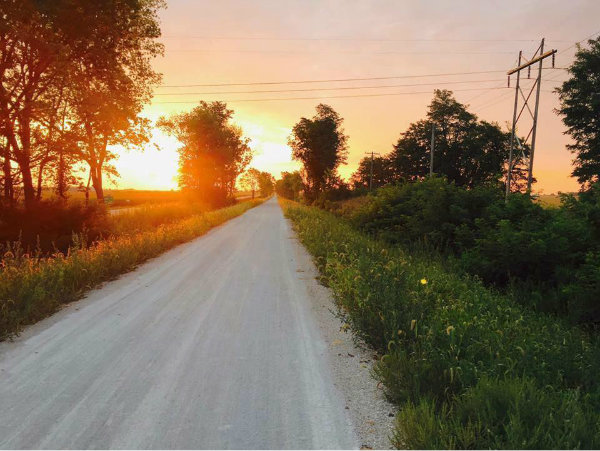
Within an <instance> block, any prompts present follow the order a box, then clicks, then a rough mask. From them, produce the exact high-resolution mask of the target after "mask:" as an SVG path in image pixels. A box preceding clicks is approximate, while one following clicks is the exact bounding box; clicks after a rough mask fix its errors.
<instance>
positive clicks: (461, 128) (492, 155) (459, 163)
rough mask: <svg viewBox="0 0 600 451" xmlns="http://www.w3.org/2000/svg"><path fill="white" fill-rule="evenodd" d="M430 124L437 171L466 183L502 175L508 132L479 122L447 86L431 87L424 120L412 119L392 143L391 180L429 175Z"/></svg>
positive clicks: (463, 183)
mask: <svg viewBox="0 0 600 451" xmlns="http://www.w3.org/2000/svg"><path fill="white" fill-rule="evenodd" d="M433 126H435V151H434V165H433V171H434V172H435V173H436V174H440V175H443V176H445V177H446V178H447V179H448V180H449V181H451V182H454V183H456V184H457V185H459V186H466V187H473V186H476V185H481V184H485V183H497V182H498V181H499V180H501V179H503V177H504V172H505V166H506V164H507V160H508V154H509V150H510V149H509V145H510V134H509V133H506V132H503V131H502V130H501V129H500V127H499V126H498V125H497V124H494V123H489V122H486V121H478V120H477V116H475V115H474V114H472V113H470V112H469V111H467V108H466V106H465V105H463V104H461V103H459V102H457V101H456V100H455V99H454V97H453V96H452V93H451V92H450V91H447V90H436V91H435V95H434V98H433V100H432V102H431V104H430V106H429V111H428V113H427V119H424V120H420V121H418V122H415V123H413V124H411V125H410V126H409V127H408V129H407V130H406V132H404V133H403V134H402V136H401V137H400V139H399V140H398V142H397V143H396V145H395V146H394V150H393V152H392V154H391V155H390V160H391V163H392V169H393V171H394V177H395V178H396V179H398V180H401V179H403V180H419V179H423V178H425V177H426V176H427V175H428V174H429V167H430V155H431V154H430V152H431V130H432V127H433ZM517 163H518V162H517Z"/></svg>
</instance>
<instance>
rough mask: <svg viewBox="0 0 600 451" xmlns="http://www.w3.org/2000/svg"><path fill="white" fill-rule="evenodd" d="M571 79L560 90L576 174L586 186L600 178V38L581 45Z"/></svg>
mask: <svg viewBox="0 0 600 451" xmlns="http://www.w3.org/2000/svg"><path fill="white" fill-rule="evenodd" d="M568 71H569V74H570V75H571V78H569V79H568V80H567V81H565V82H564V83H563V84H562V86H561V87H560V88H558V89H557V92H558V94H559V99H560V108H559V109H558V110H557V111H558V113H559V114H561V115H562V116H563V122H564V124H565V125H566V126H567V131H566V133H567V134H568V135H570V136H571V137H572V138H573V140H574V141H575V142H574V144H569V145H568V146H567V148H568V149H569V150H571V152H573V153H574V154H575V160H574V162H573V165H574V167H575V169H574V170H573V173H572V174H573V176H574V177H577V181H578V182H579V183H581V184H582V185H584V186H589V184H591V183H594V182H597V181H598V180H599V179H600V38H598V39H595V40H594V39H592V40H589V41H588V47H587V48H583V47H579V48H578V50H577V53H576V54H575V61H574V62H573V64H572V65H571V66H570V67H569V69H568Z"/></svg>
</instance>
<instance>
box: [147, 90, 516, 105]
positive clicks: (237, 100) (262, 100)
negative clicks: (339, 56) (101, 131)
mask: <svg viewBox="0 0 600 451" xmlns="http://www.w3.org/2000/svg"><path fill="white" fill-rule="evenodd" d="M480 89H505V88H466V89H456V90H455V92H461V91H478V90H480ZM413 94H431V91H410V92H395V93H386V94H354V95H339V96H318V97H279V98H277V97H274V98H268V99H231V100H227V102H271V101H281V100H320V99H345V98H359V97H389V96H401V95H413ZM198 102H199V101H198V100H197V101H172V102H171V101H167V102H153V103H154V104H176V103H179V104H181V103H185V104H195V103H198Z"/></svg>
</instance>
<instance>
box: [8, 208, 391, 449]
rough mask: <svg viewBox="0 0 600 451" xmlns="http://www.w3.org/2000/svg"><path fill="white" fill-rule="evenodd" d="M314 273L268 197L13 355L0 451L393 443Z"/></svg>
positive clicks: (49, 322)
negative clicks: (13, 450)
mask: <svg viewBox="0 0 600 451" xmlns="http://www.w3.org/2000/svg"><path fill="white" fill-rule="evenodd" d="M314 275H315V273H314V267H313V266H312V263H311V262H310V258H309V257H308V255H307V254H306V252H305V251H304V249H302V248H301V247H300V246H299V245H298V243H297V241H296V239H295V237H294V234H293V232H292V230H291V228H290V225H289V223H288V222H287V221H286V220H285V219H284V217H283V214H282V212H281V210H280V208H279V206H278V204H277V202H276V200H275V199H271V200H269V201H267V202H266V203H264V204H263V205H261V206H259V207H256V208H254V209H252V210H250V211H248V212H247V213H246V214H244V215H243V216H240V217H238V218H236V219H233V220H231V221H229V222H228V223H226V224H225V225H223V226H221V227H219V228H217V229H214V230H212V231H211V232H209V233H208V234H207V235H205V236H203V237H200V238H198V239H196V240H194V241H192V242H190V243H188V244H185V245H182V246H179V247H177V248H175V249H174V250H172V251H169V252H167V253H165V254H163V255H162V256H161V257H159V258H156V259H154V260H152V261H150V262H148V263H146V264H144V265H142V266H140V267H139V268H138V269H137V270H135V271H133V272H131V273H129V274H126V275H124V276H123V277H121V278H119V279H118V280H116V281H113V282H110V283H107V284H105V285H104V286H103V287H101V288H99V289H96V290H94V291H92V292H91V293H90V294H89V295H88V296H87V297H86V298H85V299H83V300H81V301H79V302H76V303H73V304H70V305H69V306H67V307H65V308H64V309H63V310H61V311H60V312H59V313H57V314H56V315H54V316H53V317H51V318H48V319H46V320H44V321H41V322H40V323H38V324H36V325H34V326H32V327H29V328H28V329H27V330H25V331H24V332H23V334H21V336H19V337H18V338H17V339H15V341H14V342H5V343H1V344H0V447H2V448H59V449H60V448H87V449H89V448H133V449H136V448H167V449H169V448H179V449H187V448H249V449H264V448H358V447H361V446H365V445H367V446H370V447H385V446H389V445H388V442H387V441H386V438H385V437H386V435H387V432H388V430H389V423H390V421H391V420H392V419H389V416H391V413H390V412H392V409H391V408H390V407H389V406H388V405H387V404H386V403H385V401H384V400H383V399H382V396H381V394H380V393H379V391H378V390H377V389H376V388H375V381H373V380H372V379H371V378H370V377H369V368H370V364H371V361H370V357H368V356H369V354H372V353H369V351H368V350H364V349H363V350H357V349H355V348H353V346H354V345H353V344H352V340H351V337H349V334H347V333H345V332H342V331H340V330H339V326H340V321H339V320H338V319H337V318H336V317H335V316H334V315H333V314H332V313H331V311H330V309H331V308H332V304H331V299H330V298H329V295H328V293H327V290H325V289H324V288H323V287H320V286H317V284H316V282H315V280H314ZM342 350H343V351H342ZM349 350H351V351H349Z"/></svg>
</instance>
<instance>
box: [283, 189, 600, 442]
mask: <svg viewBox="0 0 600 451" xmlns="http://www.w3.org/2000/svg"><path fill="white" fill-rule="evenodd" d="M282 206H283V208H284V210H285V212H286V215H287V216H288V217H289V218H290V219H291V220H292V221H293V223H294V226H295V228H296V230H297V231H298V234H299V237H300V239H301V241H302V242H303V243H304V245H305V246H306V247H307V249H308V250H309V251H310V252H311V253H312V254H313V256H314V258H315V261H316V263H317V265H318V267H319V269H320V271H321V273H322V277H323V280H324V281H325V282H326V283H327V285H328V286H329V287H330V288H331V289H332V292H333V294H334V296H335V298H336V300H337V302H338V304H339V305H340V308H341V310H342V312H343V313H344V314H345V316H346V319H347V321H348V322H349V323H350V324H351V325H352V326H353V329H354V330H355V331H356V333H357V334H358V335H359V336H360V337H361V338H363V339H364V340H365V341H366V342H368V343H369V344H371V345H372V346H373V347H375V348H376V349H377V350H378V351H379V352H380V353H382V354H384V356H383V357H382V358H381V359H380V361H379V362H378V364H377V365H376V367H375V375H376V377H377V378H379V379H380V380H381V381H382V382H383V383H384V385H385V388H386V393H387V395H388V397H389V398H390V399H391V400H392V401H393V402H395V403H397V404H398V405H399V406H400V409H401V412H400V414H399V415H398V416H397V418H398V419H397V428H396V435H395V437H394V443H395V445H396V446H398V447H406V446H407V447H409V448H418V449H428V448H490V447H491V448H593V447H598V446H600V433H599V431H600V415H599V411H598V408H599V406H600V381H599V380H598V378H597V375H598V372H599V371H600V345H599V344H598V342H597V340H596V339H595V338H593V337H590V336H588V335H586V334H585V332H583V331H582V330H580V329H579V328H576V327H571V326H569V325H568V324H567V323H566V322H562V321H561V320H560V319H557V318H555V317H550V316H546V315H543V314H537V313H533V312H531V311H529V310H527V309H525V308H523V307H521V306H520V305H517V304H515V303H514V302H512V301H511V300H510V299H509V298H508V297H506V296H503V295H501V294H499V293H497V292H494V291H492V290H490V289H489V288H486V287H485V286H483V285H482V284H481V283H480V282H479V281H478V280H476V279H473V278H470V277H466V276H463V275H460V274H457V273H454V272H452V271H449V270H448V268H446V267H443V266H442V265H440V264H439V262H435V261H431V260H429V259H427V258H425V257H424V256H423V255H422V254H415V255H411V254H409V253H407V252H405V251H403V250H401V249H400V248H396V247H393V246H390V245H389V244H385V243H384V242H382V241H378V240H374V239H372V238H370V237H368V236H367V235H366V234H364V233H361V232H359V231H357V230H356V229H354V228H353V227H352V226H351V225H349V224H348V223H347V222H345V221H344V220H343V219H340V218H338V217H335V216H333V215H332V214H330V213H327V212H324V211H321V210H318V209H315V208H311V207H305V206H301V205H299V204H295V203H291V202H286V201H282Z"/></svg>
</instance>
